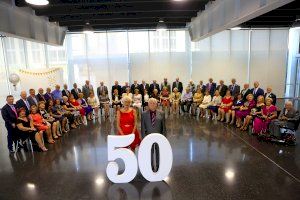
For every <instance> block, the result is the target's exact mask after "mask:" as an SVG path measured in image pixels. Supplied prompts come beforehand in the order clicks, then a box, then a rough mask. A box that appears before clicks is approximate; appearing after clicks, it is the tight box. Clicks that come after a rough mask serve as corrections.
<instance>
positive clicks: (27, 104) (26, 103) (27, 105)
mask: <svg viewBox="0 0 300 200" xmlns="http://www.w3.org/2000/svg"><path fill="white" fill-rule="evenodd" d="M24 102H25V105H26V107H27V109H28V110H30V106H29V103H28V101H27V100H24Z"/></svg>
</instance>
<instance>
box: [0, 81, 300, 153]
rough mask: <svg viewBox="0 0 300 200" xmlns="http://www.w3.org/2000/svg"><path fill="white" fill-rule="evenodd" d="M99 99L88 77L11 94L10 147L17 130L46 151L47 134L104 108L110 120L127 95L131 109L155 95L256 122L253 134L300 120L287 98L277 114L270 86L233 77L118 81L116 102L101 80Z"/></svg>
mask: <svg viewBox="0 0 300 200" xmlns="http://www.w3.org/2000/svg"><path fill="white" fill-rule="evenodd" d="M96 92H97V97H98V98H97V97H96V95H95V94H94V89H93V86H92V85H91V84H90V82H89V81H86V83H85V85H84V86H83V87H82V89H80V88H78V87H77V84H76V83H74V84H73V89H72V90H71V91H70V90H69V89H68V86H67V84H65V85H64V86H63V89H62V90H61V89H60V86H59V85H56V86H55V90H53V91H51V88H47V89H46V93H44V90H43V89H42V88H40V89H39V90H38V94H36V93H35V90H34V89H30V90H29V96H27V93H26V91H22V92H21V94H20V96H21V98H20V99H19V100H18V101H17V102H16V104H14V98H13V97H12V96H8V97H7V104H6V105H5V106H4V107H3V108H2V110H1V112H2V117H3V119H4V121H5V125H6V128H7V130H8V148H9V150H10V151H13V148H12V145H13V143H14V142H15V140H14V138H13V135H16V133H17V134H18V136H19V138H21V139H22V141H24V140H25V138H26V137H25V136H30V138H31V139H32V140H34V141H36V143H37V144H38V146H39V148H40V149H41V150H42V151H47V148H46V147H45V145H44V140H43V138H44V137H45V138H46V139H47V141H48V143H50V144H53V143H55V141H54V139H58V138H59V137H61V136H62V134H63V133H67V132H69V131H70V128H72V129H76V128H77V127H78V126H80V125H81V124H83V123H84V124H86V123H87V121H88V120H92V119H93V118H98V116H99V110H100V109H101V113H102V109H103V110H104V115H105V118H108V117H109V114H110V107H112V108H114V111H115V113H116V112H117V110H118V109H120V107H122V99H123V98H124V97H129V98H130V99H132V105H131V106H132V107H134V108H135V109H136V111H137V115H139V114H140V112H141V110H145V109H147V106H148V100H149V99H150V98H155V99H157V101H158V102H159V105H160V106H161V107H162V109H163V110H164V111H168V113H169V114H170V113H171V111H172V113H173V114H179V113H181V112H183V113H191V114H192V115H195V116H196V115H197V110H199V116H200V117H208V118H211V119H216V120H218V121H221V122H225V123H228V124H231V125H235V126H236V127H237V128H239V129H240V130H242V131H246V130H247V129H248V127H249V125H250V124H251V123H252V122H253V133H254V134H260V133H265V132H267V131H270V130H271V131H274V132H276V133H273V134H274V135H277V136H278V134H279V133H278V132H279V130H278V126H279V125H282V123H283V121H286V124H288V125H290V126H292V125H294V124H295V122H297V121H298V120H299V112H298V111H296V110H295V109H294V108H293V105H292V103H291V102H287V103H286V105H285V108H284V111H283V112H282V114H281V115H280V116H278V113H279V112H278V111H279V109H278V108H277V107H276V95H275V94H273V93H272V89H271V88H270V87H268V88H267V91H266V93H265V92H264V90H263V89H262V88H260V87H259V83H258V82H254V87H253V88H252V89H250V88H249V84H244V87H243V89H242V90H240V86H239V85H238V84H236V80H235V79H232V80H231V84H230V85H229V86H227V85H225V84H224V81H223V80H220V82H219V85H217V84H216V83H215V82H213V79H212V78H210V79H209V82H208V83H207V84H203V81H200V82H199V84H198V85H195V84H194V82H193V81H190V82H189V83H188V86H187V87H186V88H185V91H183V84H182V82H180V81H179V78H177V79H176V80H175V81H174V82H173V84H172V85H171V84H169V82H168V80H167V78H165V79H164V81H163V82H162V83H161V85H159V84H158V83H157V82H156V80H154V81H153V82H152V83H151V84H147V83H146V82H145V81H142V83H141V84H138V82H137V81H134V83H133V84H132V85H131V86H130V85H129V83H128V82H126V83H125V85H124V86H123V87H122V86H120V85H119V83H118V81H115V83H114V85H113V86H112V88H111V92H112V93H111V100H110V97H109V93H108V87H107V86H105V85H104V82H103V81H101V82H100V86H99V87H97V90H96ZM20 145H21V146H23V145H22V144H20Z"/></svg>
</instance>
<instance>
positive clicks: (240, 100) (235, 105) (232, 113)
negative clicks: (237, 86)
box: [229, 94, 243, 125]
mask: <svg viewBox="0 0 300 200" xmlns="http://www.w3.org/2000/svg"><path fill="white" fill-rule="evenodd" d="M242 105H243V96H242V94H238V95H237V97H236V100H235V101H234V102H233V105H232V107H231V109H230V110H229V118H230V117H231V122H230V124H231V125H232V124H234V122H235V112H236V111H238V110H240V107H241V106H242Z"/></svg>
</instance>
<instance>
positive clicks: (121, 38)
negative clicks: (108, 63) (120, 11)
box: [107, 32, 128, 55]
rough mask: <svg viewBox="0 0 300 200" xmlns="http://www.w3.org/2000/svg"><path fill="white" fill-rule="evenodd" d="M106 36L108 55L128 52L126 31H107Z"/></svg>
mask: <svg viewBox="0 0 300 200" xmlns="http://www.w3.org/2000/svg"><path fill="white" fill-rule="evenodd" d="M107 38H108V54H109V55H120V54H127V53H128V44H127V32H109V33H107Z"/></svg>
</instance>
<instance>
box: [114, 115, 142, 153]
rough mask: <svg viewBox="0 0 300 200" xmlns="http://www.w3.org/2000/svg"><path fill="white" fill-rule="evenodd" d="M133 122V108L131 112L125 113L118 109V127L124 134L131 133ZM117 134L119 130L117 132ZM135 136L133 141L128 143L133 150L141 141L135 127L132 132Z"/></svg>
mask: <svg viewBox="0 0 300 200" xmlns="http://www.w3.org/2000/svg"><path fill="white" fill-rule="evenodd" d="M134 124H135V116H134V113H133V110H132V111H131V112H128V113H125V112H121V111H120V128H121V129H122V131H123V134H124V135H129V134H131V133H132V131H133V128H134ZM119 135H121V134H120V132H119ZM134 135H135V138H134V141H133V142H132V143H131V145H129V147H130V148H131V149H132V150H134V149H135V148H136V147H137V146H139V145H140V143H141V138H140V134H139V132H138V130H137V129H135V132H134Z"/></svg>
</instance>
